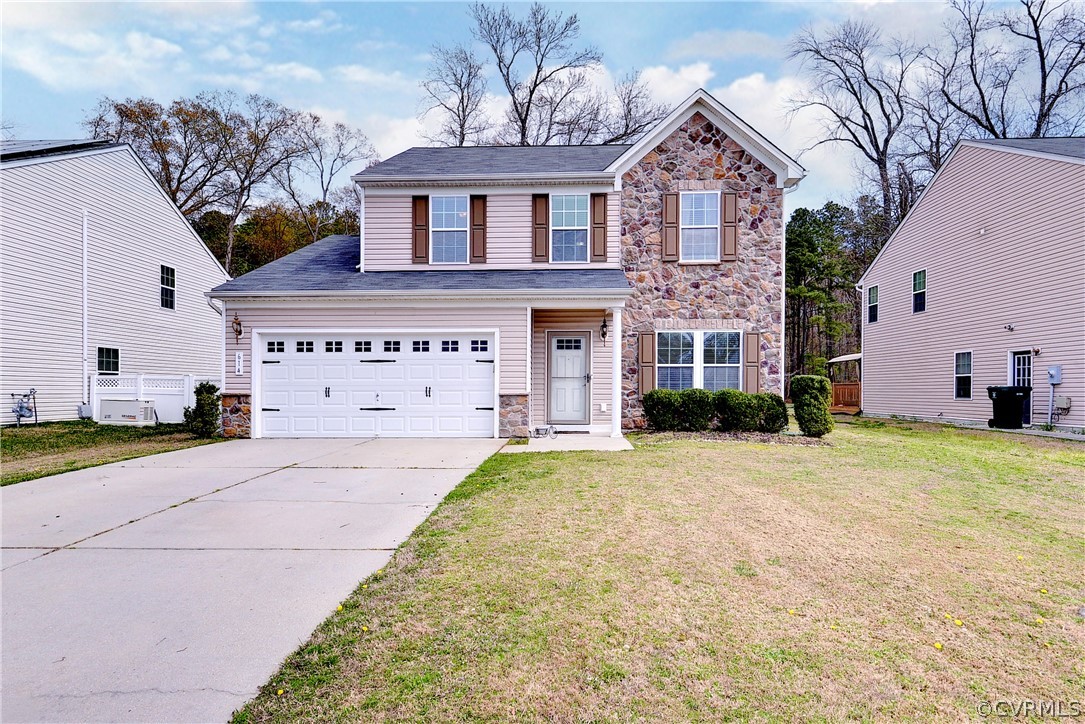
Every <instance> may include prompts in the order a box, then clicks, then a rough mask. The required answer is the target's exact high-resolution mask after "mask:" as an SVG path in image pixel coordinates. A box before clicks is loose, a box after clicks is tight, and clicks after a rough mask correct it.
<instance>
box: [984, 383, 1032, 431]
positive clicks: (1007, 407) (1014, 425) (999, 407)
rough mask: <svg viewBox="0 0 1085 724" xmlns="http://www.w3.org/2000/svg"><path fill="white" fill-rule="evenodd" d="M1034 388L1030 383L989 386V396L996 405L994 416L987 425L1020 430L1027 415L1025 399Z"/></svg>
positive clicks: (994, 405) (993, 404)
mask: <svg viewBox="0 0 1085 724" xmlns="http://www.w3.org/2000/svg"><path fill="white" fill-rule="evenodd" d="M1030 392H1032V388H1031V387H1029V386H1028V385H1002V386H994V387H988V388H987V396H988V397H990V398H991V404H992V406H993V407H994V417H992V418H991V419H990V420H988V421H987V427H997V428H1001V429H1003V430H1020V429H1021V428H1022V427H1024V425H1022V424H1021V423H1022V420H1023V419H1024V416H1025V400H1026V399H1028V396H1029V393H1030Z"/></svg>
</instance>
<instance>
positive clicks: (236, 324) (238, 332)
mask: <svg viewBox="0 0 1085 724" xmlns="http://www.w3.org/2000/svg"><path fill="white" fill-rule="evenodd" d="M231 326H232V327H233V328H234V341H235V342H237V341H239V340H240V339H241V337H242V336H243V335H244V334H245V330H244V329H243V328H242V327H241V320H240V319H238V318H237V313H236V312H235V313H234V321H233V322H232V324H231Z"/></svg>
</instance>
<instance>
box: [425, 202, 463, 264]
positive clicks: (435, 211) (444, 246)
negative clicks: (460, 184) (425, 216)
mask: <svg viewBox="0 0 1085 724" xmlns="http://www.w3.org/2000/svg"><path fill="white" fill-rule="evenodd" d="M429 209H430V210H429V214H430V229H431V231H430V263H432V264H466V263H467V197H466V196H430V199H429Z"/></svg>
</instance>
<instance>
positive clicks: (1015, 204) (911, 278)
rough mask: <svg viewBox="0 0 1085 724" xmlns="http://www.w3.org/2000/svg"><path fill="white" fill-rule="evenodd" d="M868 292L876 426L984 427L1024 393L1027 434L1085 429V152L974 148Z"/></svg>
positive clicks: (885, 255) (962, 149)
mask: <svg viewBox="0 0 1085 724" xmlns="http://www.w3.org/2000/svg"><path fill="white" fill-rule="evenodd" d="M859 283H860V285H861V288H862V293H863V300H864V310H863V387H862V408H863V413H864V414H866V415H874V416H883V417H884V416H889V415H900V416H905V417H917V418H929V419H936V420H948V421H961V422H984V421H986V420H987V419H989V418H990V417H991V401H990V400H989V399H988V396H987V387H988V386H989V385H1006V384H1026V385H1031V386H1032V388H1033V392H1032V399H1031V404H1029V405H1027V406H1026V407H1027V409H1026V411H1025V412H1026V423H1028V422H1031V423H1032V424H1038V423H1046V422H1047V419H1048V410H1049V405H1050V404H1051V402H1052V401H1053V402H1054V403H1055V405H1054V406H1055V408H1056V411H1058V409H1059V408H1061V409H1062V410H1063V413H1062V414H1061V416H1060V417H1061V419H1060V420H1059V421H1058V424H1059V425H1061V426H1066V427H1073V428H1081V427H1085V138H1041V139H996V140H980V141H962V142H961V143H959V144H958V145H957V147H956V148H955V149H954V150H953V153H952V154H951V155H950V157H949V159H948V160H947V161H946V163H945V164H944V165H943V166H942V168H941V170H939V172H938V173H937V174H936V175H935V176H934V178H933V179H932V180H931V182H930V183H929V184H928V186H927V188H926V190H925V191H924V192H923V195H922V196H921V197H920V199H919V201H918V203H917V204H916V205H915V207H913V208H912V210H911V211H910V212H909V213H908V215H907V217H906V218H905V219H904V221H903V222H902V223H901V225H900V227H899V228H898V229H897V230H896V232H895V233H894V234H893V235H892V237H891V238H890V239H889V241H888V242H887V243H886V245H885V247H883V248H882V250H881V252H880V253H879V254H878V256H877V258H876V259H875V260H874V262H873V263H872V264H871V265H870V268H869V269H867V271H866V273H865V274H863V277H862V279H861V280H860V282H859ZM1051 367H1058V368H1061V374H1062V377H1061V379H1062V382H1061V383H1060V384H1057V385H1055V386H1054V387H1052V385H1049V384H1048V368H1051ZM1067 407H1068V408H1069V409H1068V410H1066V408H1067Z"/></svg>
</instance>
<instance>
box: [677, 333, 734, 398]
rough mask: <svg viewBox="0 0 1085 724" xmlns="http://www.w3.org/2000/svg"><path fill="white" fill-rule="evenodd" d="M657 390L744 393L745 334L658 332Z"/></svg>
mask: <svg viewBox="0 0 1085 724" xmlns="http://www.w3.org/2000/svg"><path fill="white" fill-rule="evenodd" d="M656 387H659V388H661V389H664V390H685V389H689V388H691V387H700V388H703V389H706V390H712V391H715V390H722V389H733V390H738V389H742V333H741V332H737V331H704V332H657V333H656Z"/></svg>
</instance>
